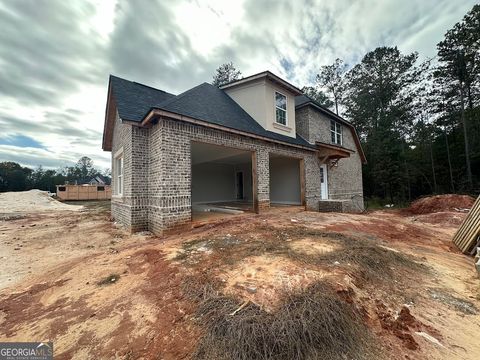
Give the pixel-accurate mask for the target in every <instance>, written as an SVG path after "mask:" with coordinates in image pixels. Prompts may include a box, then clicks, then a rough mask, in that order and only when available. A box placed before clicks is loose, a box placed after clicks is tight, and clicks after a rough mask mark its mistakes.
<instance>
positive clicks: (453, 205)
mask: <svg viewBox="0 0 480 360" xmlns="http://www.w3.org/2000/svg"><path fill="white" fill-rule="evenodd" d="M474 202H475V198H473V197H471V196H469V195H457V194H445V195H436V196H427V197H423V198H420V199H418V200H415V201H414V202H412V204H411V205H410V207H409V208H408V211H410V212H411V213H412V214H430V213H435V212H442V211H457V212H459V211H465V210H467V209H470V208H471V207H472V205H473V203H474Z"/></svg>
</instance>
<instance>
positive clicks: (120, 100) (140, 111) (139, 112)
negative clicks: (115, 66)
mask: <svg viewBox="0 0 480 360" xmlns="http://www.w3.org/2000/svg"><path fill="white" fill-rule="evenodd" d="M110 87H111V89H112V94H113V97H114V98H115V102H116V105H117V110H118V115H119V116H120V118H122V119H124V120H131V121H142V119H143V117H144V116H145V114H146V113H147V112H148V111H149V110H150V109H151V108H152V107H153V106H156V105H159V104H161V103H162V102H164V101H166V100H168V99H171V98H174V97H175V95H173V94H170V93H168V92H166V91H162V90H159V89H155V88H153V87H150V86H147V85H143V84H140V83H137V82H134V81H129V80H125V79H122V78H119V77H117V76H113V75H110Z"/></svg>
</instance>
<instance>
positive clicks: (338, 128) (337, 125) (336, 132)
mask: <svg viewBox="0 0 480 360" xmlns="http://www.w3.org/2000/svg"><path fill="white" fill-rule="evenodd" d="M332 123H333V124H334V130H332ZM332 135H334V138H335V141H332ZM338 135H340V143H338V142H337V136H338ZM330 142H331V143H332V144H335V145H340V146H342V145H343V129H342V124H341V123H340V122H338V121H335V120H332V119H330Z"/></svg>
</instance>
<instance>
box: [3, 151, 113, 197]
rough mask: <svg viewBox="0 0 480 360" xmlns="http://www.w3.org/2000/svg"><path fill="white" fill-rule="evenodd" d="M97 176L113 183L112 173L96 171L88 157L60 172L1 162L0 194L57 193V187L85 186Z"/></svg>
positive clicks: (40, 167)
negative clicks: (67, 185) (41, 191)
mask: <svg viewBox="0 0 480 360" xmlns="http://www.w3.org/2000/svg"><path fill="white" fill-rule="evenodd" d="M97 176H101V177H102V179H103V180H104V181H105V182H106V183H107V184H109V183H110V181H111V179H110V171H109V170H106V171H103V172H102V171H100V170H98V169H96V168H95V166H94V164H93V161H92V159H90V158H89V157H87V156H83V157H82V158H80V159H79V160H78V161H77V163H76V164H75V165H74V166H66V167H64V168H61V169H58V170H50V169H47V170H45V169H43V167H42V166H39V167H38V168H36V169H31V168H28V167H24V166H21V165H20V164H18V163H16V162H9V161H5V162H0V192H5V191H24V190H30V189H40V190H45V191H50V192H55V191H56V186H57V185H64V184H83V183H85V182H88V181H90V180H91V179H92V178H94V177H97Z"/></svg>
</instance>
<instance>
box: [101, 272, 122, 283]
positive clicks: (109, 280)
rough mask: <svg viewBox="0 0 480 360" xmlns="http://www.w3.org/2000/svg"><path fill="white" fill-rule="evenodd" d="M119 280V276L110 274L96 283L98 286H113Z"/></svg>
mask: <svg viewBox="0 0 480 360" xmlns="http://www.w3.org/2000/svg"><path fill="white" fill-rule="evenodd" d="M119 279H120V275H118V274H110V275H108V276H107V277H106V278H104V279H102V280H100V281H99V282H97V285H98V286H104V285H111V284H115V283H116V282H117V281H118V280H119Z"/></svg>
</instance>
